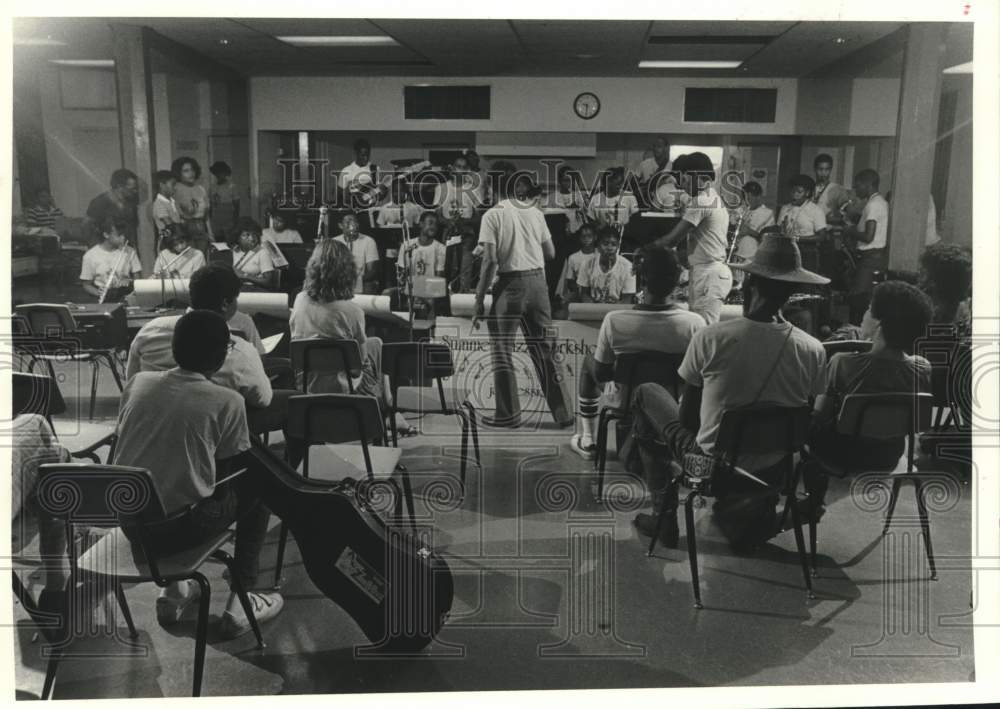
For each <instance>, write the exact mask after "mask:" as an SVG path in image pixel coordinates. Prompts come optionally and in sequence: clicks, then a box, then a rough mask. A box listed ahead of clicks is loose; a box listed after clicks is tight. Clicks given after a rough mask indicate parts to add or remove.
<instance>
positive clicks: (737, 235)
mask: <svg viewBox="0 0 1000 709" xmlns="http://www.w3.org/2000/svg"><path fill="white" fill-rule="evenodd" d="M749 211H750V210H749V209H747V207H746V205H744V207H743V208H742V209H741V210H740V216H739V219H737V220H736V229H735V230H734V231H733V242H732V243H731V244H730V245H729V255H728V256H726V263H732V261H733V252H734V251H736V244H737V242H738V241H739V240H740V228H741V227H742V226H743V219H744V218H746V216H747V214H748V213H749Z"/></svg>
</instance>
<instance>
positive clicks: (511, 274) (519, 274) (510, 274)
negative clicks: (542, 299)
mask: <svg viewBox="0 0 1000 709" xmlns="http://www.w3.org/2000/svg"><path fill="white" fill-rule="evenodd" d="M542 273H545V269H544V268H533V269H531V270H530V271H501V272H500V274H499V276H500V278H524V277H525V276H534V275H537V274H542Z"/></svg>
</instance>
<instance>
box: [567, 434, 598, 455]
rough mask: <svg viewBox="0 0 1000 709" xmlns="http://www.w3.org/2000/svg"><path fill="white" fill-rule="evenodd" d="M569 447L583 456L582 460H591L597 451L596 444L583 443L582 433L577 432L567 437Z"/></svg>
mask: <svg viewBox="0 0 1000 709" xmlns="http://www.w3.org/2000/svg"><path fill="white" fill-rule="evenodd" d="M569 447H570V450H572V451H573V452H574V453H576V454H577V455H578V456H580V457H581V458H583V459H584V460H593V459H594V456H595V455H596V453H597V445H595V444H594V443H591V444H589V445H584V443H583V434H582V433H577V434H575V435H574V436H573V437H572V438H570V439H569Z"/></svg>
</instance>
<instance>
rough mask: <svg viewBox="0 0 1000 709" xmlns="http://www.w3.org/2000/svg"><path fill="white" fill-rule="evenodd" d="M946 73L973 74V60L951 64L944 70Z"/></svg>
mask: <svg viewBox="0 0 1000 709" xmlns="http://www.w3.org/2000/svg"><path fill="white" fill-rule="evenodd" d="M943 73H945V74H971V73H972V62H965V64H956V65H955V66H950V67H948V68H947V69H945V70H944V72H943Z"/></svg>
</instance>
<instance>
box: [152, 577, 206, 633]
mask: <svg viewBox="0 0 1000 709" xmlns="http://www.w3.org/2000/svg"><path fill="white" fill-rule="evenodd" d="M199 598H201V586H199V585H198V584H196V583H191V582H190V581H177V582H175V583H172V584H170V585H169V586H167V587H166V588H161V589H160V596H159V598H157V599H156V620H157V621H158V622H159V624H160V625H173V624H174V623H177V622H179V621H180V619H181V618H182V617H183V615H184V611H186V610H187V609H188V606H190V605H191V604H192V603H196V602H197V601H198V599H199Z"/></svg>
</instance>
